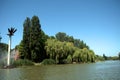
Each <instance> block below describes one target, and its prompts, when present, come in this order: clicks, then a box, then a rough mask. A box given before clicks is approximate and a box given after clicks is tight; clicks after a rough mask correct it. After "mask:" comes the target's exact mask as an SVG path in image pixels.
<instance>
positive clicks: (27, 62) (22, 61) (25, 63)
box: [12, 59, 34, 66]
mask: <svg viewBox="0 0 120 80" xmlns="http://www.w3.org/2000/svg"><path fill="white" fill-rule="evenodd" d="M12 65H13V66H31V65H34V63H33V62H32V61H30V60H27V59H18V60H16V61H14V62H13V64H12Z"/></svg>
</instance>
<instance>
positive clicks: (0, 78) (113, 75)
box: [0, 61, 120, 80]
mask: <svg viewBox="0 0 120 80" xmlns="http://www.w3.org/2000/svg"><path fill="white" fill-rule="evenodd" d="M119 75H120V61H107V62H98V63H92V64H67V65H50V66H30V67H23V68H14V69H0V80H120V77H119Z"/></svg>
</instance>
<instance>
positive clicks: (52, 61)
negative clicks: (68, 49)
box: [42, 59, 55, 65]
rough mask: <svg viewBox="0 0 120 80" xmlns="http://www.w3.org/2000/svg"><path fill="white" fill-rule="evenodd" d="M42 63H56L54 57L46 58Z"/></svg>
mask: <svg viewBox="0 0 120 80" xmlns="http://www.w3.org/2000/svg"><path fill="white" fill-rule="evenodd" d="M42 64H44V65H51V64H55V60H53V59H45V60H43V61H42Z"/></svg>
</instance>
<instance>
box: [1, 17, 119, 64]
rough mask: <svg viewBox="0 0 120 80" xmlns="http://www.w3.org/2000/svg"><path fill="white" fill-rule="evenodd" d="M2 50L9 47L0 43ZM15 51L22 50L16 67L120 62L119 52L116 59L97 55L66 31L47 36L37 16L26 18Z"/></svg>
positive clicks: (15, 62)
mask: <svg viewBox="0 0 120 80" xmlns="http://www.w3.org/2000/svg"><path fill="white" fill-rule="evenodd" d="M0 47H1V48H0V50H1V52H4V51H5V50H6V51H7V46H6V44H4V43H0ZM3 48H4V50H3ZM15 50H18V51H19V59H18V60H16V61H14V63H13V65H15V66H24V65H34V64H35V65H40V64H44V65H47V64H71V63H94V62H96V61H104V60H111V59H112V60H118V59H120V53H119V56H116V57H107V56H105V54H104V55H103V56H99V55H96V54H95V53H94V51H93V50H91V49H90V48H89V46H88V45H87V44H86V43H85V42H84V41H83V40H80V39H75V38H74V37H73V36H69V35H67V34H66V33H64V32H58V33H57V34H56V35H55V36H48V35H47V34H45V33H44V31H43V30H42V29H41V24H40V20H39V18H38V17H37V16H33V17H32V19H30V18H28V17H27V18H26V20H25V21H24V24H23V39H22V40H21V42H20V44H19V45H17V46H16V47H15ZM2 54H3V53H1V54H0V57H2V56H1V55H2Z"/></svg>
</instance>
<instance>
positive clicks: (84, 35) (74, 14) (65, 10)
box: [0, 0, 120, 56]
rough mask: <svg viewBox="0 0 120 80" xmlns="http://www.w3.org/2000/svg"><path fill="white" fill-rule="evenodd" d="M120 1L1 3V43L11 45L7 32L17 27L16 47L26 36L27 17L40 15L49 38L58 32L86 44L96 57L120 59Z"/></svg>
mask: <svg viewBox="0 0 120 80" xmlns="http://www.w3.org/2000/svg"><path fill="white" fill-rule="evenodd" d="M119 4H120V1H119V0H1V1H0V5H1V7H0V33H1V36H2V40H1V42H4V43H8V36H7V35H6V34H7V29H8V28H10V27H15V28H16V29H17V32H16V33H15V34H14V36H13V38H12V48H14V47H15V46H16V45H17V44H19V43H20V41H21V40H22V36H23V22H24V20H25V19H26V17H30V18H31V17H32V16H33V15H37V16H38V17H39V19H40V23H41V28H42V30H43V31H44V32H45V33H46V34H47V35H49V36H54V35H55V34H56V33H58V32H65V33H66V34H68V35H70V36H73V37H75V38H78V39H81V40H83V41H84V42H86V44H87V45H89V47H90V48H91V49H92V50H94V52H95V53H96V54H99V55H102V54H103V53H104V54H106V55H107V56H117V55H118V52H120V42H119V41H120V35H119V34H120V5H119Z"/></svg>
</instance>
